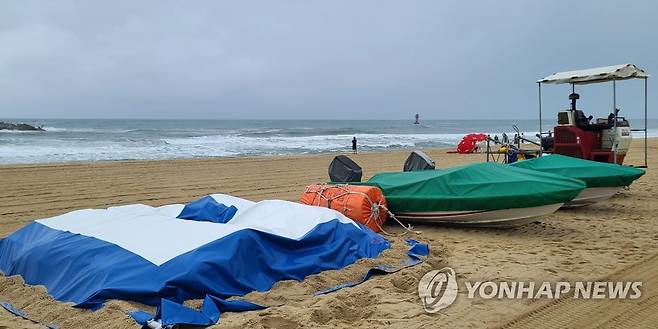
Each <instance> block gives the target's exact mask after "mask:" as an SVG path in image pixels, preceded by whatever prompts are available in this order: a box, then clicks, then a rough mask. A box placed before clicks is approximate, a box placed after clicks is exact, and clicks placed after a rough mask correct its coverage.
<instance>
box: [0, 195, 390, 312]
mask: <svg viewBox="0 0 658 329" xmlns="http://www.w3.org/2000/svg"><path fill="white" fill-rule="evenodd" d="M219 203H221V202H219ZM167 207H169V208H167ZM167 207H161V208H152V207H148V206H143V205H135V206H129V207H117V208H109V209H108V210H83V211H76V212H72V213H69V214H65V215H62V216H58V217H53V218H49V219H45V220H40V221H36V222H33V223H31V224H28V225H27V226H25V227H23V228H21V229H19V230H18V231H16V232H14V233H13V234H11V235H9V236H8V237H6V238H5V239H2V240H1V241H0V270H2V271H3V272H4V273H5V275H21V276H22V277H23V279H24V280H25V282H26V283H27V284H31V285H44V286H45V287H46V288H47V290H48V293H49V294H50V295H52V296H53V297H54V298H55V299H57V300H59V301H63V302H73V303H75V304H76V305H77V306H78V307H84V308H92V309H95V308H98V307H100V306H102V304H103V303H104V302H105V301H106V300H108V299H122V300H131V301H137V302H140V303H144V304H147V305H153V306H158V307H159V308H160V313H161V314H160V316H161V317H162V319H163V320H166V321H177V320H176V317H178V316H180V314H183V313H185V311H183V310H182V309H180V308H179V307H178V306H176V305H177V304H180V303H182V302H183V301H185V300H189V299H201V298H206V299H207V300H208V299H209V300H210V301H212V305H211V304H208V305H207V306H206V307H208V308H210V309H209V313H208V314H214V313H213V312H212V311H213V309H212V308H213V307H216V308H217V309H218V310H219V311H221V309H222V307H224V308H227V309H231V307H238V308H239V307H247V308H248V307H255V306H253V305H251V306H250V305H245V304H239V303H238V304H236V303H237V302H233V301H231V302H226V301H222V299H224V298H228V297H231V296H242V295H244V294H246V293H249V292H251V291H266V290H269V289H270V288H271V287H272V285H273V284H274V283H275V282H277V281H281V280H290V279H292V280H302V279H303V278H304V277H306V276H308V275H310V274H315V273H319V272H321V271H324V270H330V269H340V268H343V267H345V266H347V265H349V264H352V263H354V262H355V261H356V260H358V259H360V258H374V257H377V256H378V255H379V254H380V253H381V251H383V250H384V249H386V248H388V247H389V243H388V242H387V241H386V240H385V239H383V238H382V237H381V236H379V235H378V234H376V233H374V232H372V231H371V230H370V229H368V228H367V227H365V226H361V225H357V224H355V223H354V222H352V221H350V220H349V219H347V218H346V217H344V216H342V215H341V214H340V213H338V212H335V211H333V210H330V209H326V208H320V207H311V206H304V205H299V204H295V203H291V202H285V201H264V202H261V203H257V204H255V205H253V206H251V207H249V209H246V210H245V209H240V208H238V214H237V215H236V216H235V217H234V218H233V219H232V220H230V221H229V222H228V223H227V224H220V223H208V222H197V221H187V220H183V219H177V218H175V217H176V214H173V213H172V211H173V210H172V209H174V210H175V212H180V211H181V210H180V209H181V208H180V207H178V208H175V207H174V208H172V207H171V206H167ZM117 223H121V225H118V224H117ZM213 230H214V231H213ZM142 231H144V232H142ZM215 232H217V233H215ZM215 235H216V239H214V240H210V241H209V242H205V240H203V239H207V238H208V236H210V237H213V236H215ZM169 236H174V237H178V238H179V239H180V241H175V240H174V239H167V238H166V237H169ZM202 238H203V239H202ZM162 239H165V241H162ZM193 239H199V241H201V242H198V243H199V246H197V247H194V248H192V247H189V245H191V246H195V245H194V243H197V242H194V241H193V242H194V243H190V241H185V240H193ZM186 243H187V244H186ZM186 246H187V247H186ZM184 247H185V248H188V249H189V250H187V251H186V249H185V248H184ZM208 303H210V302H208ZM226 303H229V304H228V306H227V304H226ZM213 305H214V306H213ZM181 312H182V313H181ZM195 316H196V315H195ZM204 316H205V317H206V318H204V317H203V316H201V317H200V320H198V321H201V322H203V321H205V320H204V319H206V320H207V319H210V320H212V319H214V318H213V317H209V316H208V315H204ZM172 323H173V322H172Z"/></svg>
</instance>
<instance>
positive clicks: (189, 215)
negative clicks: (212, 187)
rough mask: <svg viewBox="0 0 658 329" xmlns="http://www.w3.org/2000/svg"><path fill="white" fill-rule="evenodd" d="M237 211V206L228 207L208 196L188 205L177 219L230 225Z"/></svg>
mask: <svg viewBox="0 0 658 329" xmlns="http://www.w3.org/2000/svg"><path fill="white" fill-rule="evenodd" d="M237 211H238V208H236V207H235V206H226V205H225V204H223V203H219V202H217V201H215V199H213V198H212V197H211V196H209V195H208V196H205V197H203V198H201V199H198V200H195V201H192V202H190V203H188V204H186V205H185V208H183V211H181V213H180V214H179V215H178V216H177V217H178V218H180V219H190V220H198V221H206V222H213V223H228V221H229V220H231V218H233V216H234V215H235V213H236V212H237Z"/></svg>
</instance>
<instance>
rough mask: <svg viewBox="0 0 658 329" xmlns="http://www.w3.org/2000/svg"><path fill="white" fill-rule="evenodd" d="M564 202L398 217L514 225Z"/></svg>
mask: <svg viewBox="0 0 658 329" xmlns="http://www.w3.org/2000/svg"><path fill="white" fill-rule="evenodd" d="M562 205H563V204H562V203H556V204H550V205H543V206H537V207H528V208H511V209H500V210H476V211H433V212H400V213H396V214H395V216H396V217H397V218H398V219H401V220H406V221H410V222H415V223H427V224H445V225H463V226H476V227H513V226H520V225H525V224H528V223H532V222H536V221H537V217H540V216H544V215H548V214H551V213H554V212H555V211H556V210H558V209H559V208H560V207H562Z"/></svg>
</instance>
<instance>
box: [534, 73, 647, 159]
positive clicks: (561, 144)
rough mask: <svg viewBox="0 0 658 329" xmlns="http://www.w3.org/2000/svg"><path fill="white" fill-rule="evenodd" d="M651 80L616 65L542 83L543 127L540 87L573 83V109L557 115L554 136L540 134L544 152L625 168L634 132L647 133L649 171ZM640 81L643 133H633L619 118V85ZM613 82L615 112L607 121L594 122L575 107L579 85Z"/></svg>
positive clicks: (552, 77)
mask: <svg viewBox="0 0 658 329" xmlns="http://www.w3.org/2000/svg"><path fill="white" fill-rule="evenodd" d="M648 77H649V76H648V75H647V74H646V73H645V72H644V71H643V70H641V69H639V68H637V67H636V66H635V65H632V64H624V65H615V66H608V67H601V68H596V69H588V70H580V71H569V72H561V73H555V74H552V75H550V76H548V77H546V78H544V79H542V80H539V81H537V82H538V83H539V117H540V118H539V124H540V127H541V124H542V123H541V121H542V120H541V85H542V84H544V83H555V84H560V83H570V84H571V86H572V93H571V94H570V95H569V100H571V108H569V109H568V110H565V111H560V112H558V114H557V126H555V127H554V128H553V132H552V133H551V132H550V131H549V132H547V133H543V132H541V133H540V134H539V136H540V137H541V143H540V144H541V149H542V151H543V152H547V153H556V154H562V155H568V156H572V157H576V158H582V159H587V160H593V161H600V162H610V163H617V164H622V163H623V162H624V157H625V156H626V152H627V151H628V149H629V147H630V144H631V140H632V139H633V137H632V132H633V131H644V137H645V145H644V147H645V160H644V161H645V164H644V167H646V162H647V159H646V137H647V135H646V133H647V126H646V125H647V108H646V79H647V78H648ZM633 78H639V79H644V81H645V108H644V113H645V120H644V129H631V127H630V125H629V123H628V121H627V120H626V119H625V118H624V117H620V116H618V114H619V109H617V97H616V81H617V80H626V79H633ZM604 81H612V84H613V99H614V104H613V108H614V111H613V112H612V113H610V115H608V117H606V118H598V119H596V121H594V122H592V118H593V117H592V116H591V115H590V116H585V114H584V113H583V111H582V110H579V109H578V108H577V106H576V102H577V100H578V99H579V98H580V95H578V94H577V93H575V85H576V84H579V85H580V84H589V83H597V82H604Z"/></svg>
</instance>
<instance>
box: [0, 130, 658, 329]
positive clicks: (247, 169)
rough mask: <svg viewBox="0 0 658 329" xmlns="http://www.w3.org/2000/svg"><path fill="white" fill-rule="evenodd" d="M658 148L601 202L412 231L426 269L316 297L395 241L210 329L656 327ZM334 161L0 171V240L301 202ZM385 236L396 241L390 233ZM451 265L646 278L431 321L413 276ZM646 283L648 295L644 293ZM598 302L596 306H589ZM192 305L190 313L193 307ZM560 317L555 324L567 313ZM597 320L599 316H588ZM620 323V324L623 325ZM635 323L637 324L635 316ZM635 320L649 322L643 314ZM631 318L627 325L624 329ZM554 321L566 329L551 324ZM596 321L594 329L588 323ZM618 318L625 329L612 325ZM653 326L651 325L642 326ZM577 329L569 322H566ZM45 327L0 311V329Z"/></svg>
mask: <svg viewBox="0 0 658 329" xmlns="http://www.w3.org/2000/svg"><path fill="white" fill-rule="evenodd" d="M641 147H642V142H641V141H635V142H634V144H633V149H632V150H631V152H630V154H629V156H628V158H627V161H626V163H628V164H640V163H641V157H642V153H641ZM657 149H658V140H651V141H650V148H649V152H653V154H650V155H649V167H650V169H649V171H648V172H647V174H646V175H645V176H644V177H642V178H641V179H640V180H639V181H637V182H635V183H634V184H633V186H632V187H631V188H630V189H629V190H624V191H623V192H622V193H621V194H620V195H618V196H616V197H615V198H613V199H611V200H610V201H609V202H606V203H601V204H596V205H594V206H590V207H587V208H581V209H574V210H560V211H558V212H557V213H555V214H552V215H550V216H546V217H545V218H543V219H542V220H543V223H538V224H530V225H526V226H523V227H519V228H515V229H504V230H500V229H498V230H496V229H467V228H455V227H439V226H418V225H417V226H415V229H417V230H420V231H421V233H420V234H408V236H410V237H413V238H415V239H417V240H421V241H424V242H428V243H429V244H430V246H431V247H430V248H431V253H432V255H431V257H430V258H429V259H428V261H427V262H426V263H424V264H422V265H419V266H415V267H412V268H408V269H404V270H402V271H400V272H397V273H395V274H391V275H387V276H381V277H375V278H373V279H371V280H369V281H367V282H366V283H364V284H362V285H360V286H357V287H354V288H347V289H343V290H341V291H338V292H336V293H332V294H329V295H326V296H322V297H313V292H314V291H316V290H317V289H320V288H326V287H330V286H332V285H333V284H336V283H338V282H342V281H344V280H347V279H353V278H356V277H359V276H360V275H362V273H364V272H365V271H366V270H367V268H368V267H369V266H372V265H373V264H378V263H386V262H396V261H399V260H400V259H401V258H402V256H403V253H404V246H403V243H402V237H391V240H392V241H393V249H392V250H390V251H387V252H386V253H385V254H384V255H383V256H382V257H381V259H377V260H363V261H360V262H359V263H357V264H354V265H352V266H350V267H348V268H346V269H344V270H342V271H329V272H325V273H321V274H318V275H314V276H311V277H309V278H307V279H306V280H304V281H303V282H280V283H278V284H277V285H276V286H275V287H274V288H273V289H272V290H271V291H270V292H267V293H252V294H250V295H248V296H247V297H248V298H250V299H252V300H254V301H258V302H262V303H264V304H268V305H280V306H275V307H271V308H269V309H266V310H262V311H254V312H246V313H227V314H223V315H222V319H221V320H220V325H218V326H217V327H235V328H241V327H245V326H249V327H281V328H283V327H286V328H289V327H299V326H306V327H314V328H315V327H326V328H335V327H340V328H350V327H351V328H354V327H355V328H366V327H367V328H370V327H380V326H388V327H398V328H427V327H436V326H447V327H459V328H462V327H470V328H481V327H497V326H508V327H515V326H519V327H530V326H532V327H533V328H551V327H555V325H556V324H557V325H559V326H569V325H572V326H573V327H595V325H602V326H604V327H605V326H609V327H614V326H620V323H622V322H624V323H626V322H625V321H631V320H633V319H634V320H633V321H636V320H642V321H644V322H641V321H640V322H628V323H635V325H633V326H631V327H643V326H646V325H650V324H651V323H654V324H655V323H656V322H655V321H653V322H650V321H649V320H651V319H652V317H653V319H654V320H655V317H656V315H657V314H658V304H657V303H656V300H657V299H658V297H657V290H656V289H655V287H656V286H657V285H658V278H657V276H658V257H656V256H655V255H657V254H658V224H657V223H656V216H655V214H656V213H657V211H658V202H656V201H655V200H656V197H657V196H658V190H657V189H656V184H657V183H658V174H657V172H656V171H655V169H654V168H655V167H656V166H658V152H656V151H657ZM427 153H428V154H429V155H430V156H431V157H432V158H434V159H435V160H436V161H437V163H438V166H439V167H448V166H453V165H458V164H464V163H468V162H474V161H484V155H480V154H476V155H457V154H447V153H446V152H445V150H429V151H427ZM407 155H408V152H402V151H396V152H385V153H366V154H358V155H354V156H352V155H350V157H352V158H353V159H354V160H355V161H357V162H358V163H359V164H361V165H362V167H363V169H364V176H365V177H364V178H367V177H369V176H371V175H372V174H374V173H376V172H380V171H399V170H401V168H402V164H403V162H404V159H405V158H406V156H407ZM333 156H334V155H308V156H281V157H253V158H217V159H202V160H175V161H124V162H104V163H91V164H88V163H80V164H78V163H74V164H50V165H27V166H0V184H2V188H1V189H0V236H6V235H8V234H10V233H11V232H13V231H14V230H16V229H18V228H20V227H21V226H23V225H25V224H27V223H28V222H30V221H32V220H34V219H38V218H44V217H49V216H53V215H58V214H61V213H64V212H68V211H72V210H76V209H81V208H103V207H107V206H111V205H118V204H131V203H144V204H148V205H153V206H158V205H163V204H170V203H184V202H188V201H190V200H192V199H194V198H196V197H199V196H202V195H206V194H210V193H226V194H232V195H236V196H240V197H243V198H247V199H251V200H254V201H258V200H263V199H285V200H293V201H295V200H297V199H298V197H299V195H300V194H301V192H302V191H303V189H304V186H306V185H308V184H311V183H317V182H323V181H326V179H327V166H328V164H329V162H330V161H331V158H332V157H333ZM386 230H387V231H389V232H392V233H393V234H398V235H402V234H403V233H404V232H403V230H401V229H400V228H399V227H398V226H396V225H394V224H391V223H389V224H388V226H387V227H386ZM443 266H450V267H452V268H453V269H454V270H455V272H456V273H457V275H458V279H459V281H460V282H463V281H465V280H468V281H480V280H495V281H504V280H526V281H552V282H554V281H560V280H571V281H585V280H597V279H603V278H622V279H626V278H631V277H632V279H633V280H644V281H646V284H645V285H644V287H645V289H644V294H643V297H642V298H641V299H640V300H635V301H620V300H605V301H590V303H586V302H583V303H580V304H574V303H572V302H551V301H546V300H527V299H524V300H498V299H487V300H483V299H479V298H476V299H468V298H466V291H465V289H461V285H460V295H459V297H458V298H457V301H456V302H455V304H453V305H452V306H450V307H449V308H447V309H445V310H442V311H441V312H439V313H436V314H428V313H425V311H424V310H423V307H422V305H421V304H420V300H419V298H418V295H417V284H418V280H419V278H420V277H421V276H422V275H423V274H425V273H426V272H427V271H429V270H431V269H438V268H441V267H443ZM653 282H655V284H651V283H653ZM0 301H6V302H10V303H12V304H13V305H14V306H16V307H18V308H20V309H22V310H23V311H25V312H26V313H27V314H28V315H29V316H31V317H32V318H34V319H37V320H38V321H41V322H44V323H50V322H52V323H55V324H57V325H58V326H59V327H60V328H137V327H138V326H137V325H135V324H134V323H133V322H132V320H130V319H129V318H128V317H127V316H126V315H125V311H127V310H131V309H134V308H135V307H138V306H136V305H133V304H130V303H127V302H120V301H111V302H109V303H108V304H107V306H106V307H105V308H103V309H101V310H100V311H98V312H96V313H91V312H88V311H85V310H78V309H74V308H72V307H70V306H69V305H66V304H63V303H58V302H55V301H53V300H52V299H51V298H50V297H48V295H47V294H46V292H45V289H43V287H31V286H25V285H23V284H22V281H21V280H20V278H18V277H0ZM592 303H593V304H592ZM191 304H192V305H195V304H196V302H191ZM564 314H568V316H556V315H564ZM594 314H596V316H594ZM621 314H626V315H625V316H621ZM632 314H638V315H637V316H635V317H633V316H632ZM642 314H644V315H642ZM628 317H630V318H631V320H629V319H628ZM550 318H553V319H555V318H558V319H559V318H562V319H568V320H570V321H568V322H564V321H563V322H559V323H556V322H550V321H549V320H547V319H550ZM594 318H595V319H597V320H596V321H592V320H591V319H594ZM620 319H621V320H620ZM647 319H649V320H647ZM571 320H573V321H571ZM3 326H4V327H8V328H21V327H25V328H31V327H34V328H42V326H38V325H35V324H33V323H31V322H29V321H25V320H21V319H19V318H17V317H14V316H12V315H10V314H9V313H8V312H5V311H3V310H0V328H2V327H3Z"/></svg>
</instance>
